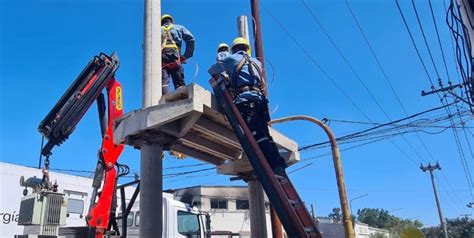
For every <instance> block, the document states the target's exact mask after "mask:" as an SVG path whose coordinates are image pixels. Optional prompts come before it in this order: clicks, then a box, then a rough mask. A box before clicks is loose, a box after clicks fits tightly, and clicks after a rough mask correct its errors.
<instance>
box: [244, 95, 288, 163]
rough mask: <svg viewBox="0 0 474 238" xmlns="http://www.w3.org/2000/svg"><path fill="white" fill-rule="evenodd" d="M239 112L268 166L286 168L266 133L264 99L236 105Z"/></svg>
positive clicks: (266, 112)
mask: <svg viewBox="0 0 474 238" xmlns="http://www.w3.org/2000/svg"><path fill="white" fill-rule="evenodd" d="M236 106H237V108H238V109H239V111H240V115H242V117H243V118H244V120H245V122H247V126H248V127H249V129H250V131H251V132H252V134H253V137H254V138H255V140H256V141H257V143H258V145H259V146H260V149H261V150H262V152H263V154H264V155H265V158H266V159H267V161H268V163H269V164H270V166H271V167H272V168H273V169H275V168H278V167H283V168H286V163H285V159H284V158H283V157H281V156H280V153H279V152H278V147H277V146H276V144H275V142H274V141H273V138H272V136H270V132H269V131H268V124H267V123H268V121H269V120H270V117H269V116H268V103H267V100H266V99H262V100H257V101H246V102H240V103H237V104H236Z"/></svg>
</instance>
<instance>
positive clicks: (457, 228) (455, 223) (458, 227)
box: [422, 218, 474, 238]
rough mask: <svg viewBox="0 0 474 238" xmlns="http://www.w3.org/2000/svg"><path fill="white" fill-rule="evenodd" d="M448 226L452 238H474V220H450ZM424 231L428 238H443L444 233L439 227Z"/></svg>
mask: <svg viewBox="0 0 474 238" xmlns="http://www.w3.org/2000/svg"><path fill="white" fill-rule="evenodd" d="M446 225H447V227H448V236H449V237H450V238H474V220H472V219H468V218H456V219H448V222H447V224H446ZM422 231H423V233H424V234H425V235H426V237H427V238H438V237H443V231H442V230H441V228H440V227H439V226H433V227H428V228H424V229H423V230H422Z"/></svg>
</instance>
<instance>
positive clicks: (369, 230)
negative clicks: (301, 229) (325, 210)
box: [318, 217, 390, 238]
mask: <svg viewBox="0 0 474 238" xmlns="http://www.w3.org/2000/svg"><path fill="white" fill-rule="evenodd" d="M318 228H319V231H320V232H321V235H322V237H323V238H344V237H345V236H344V226H343V224H342V223H341V222H337V221H334V220H332V219H330V218H326V217H320V218H318ZM354 232H355V235H356V238H370V237H372V236H374V235H377V234H378V235H383V237H384V238H390V231H389V230H385V229H379V228H375V227H370V226H369V225H367V224H365V223H362V222H358V221H356V222H355V223H354Z"/></svg>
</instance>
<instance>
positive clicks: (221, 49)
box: [217, 43, 229, 52]
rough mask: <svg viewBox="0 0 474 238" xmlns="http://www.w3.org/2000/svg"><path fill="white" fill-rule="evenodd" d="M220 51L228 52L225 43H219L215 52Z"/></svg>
mask: <svg viewBox="0 0 474 238" xmlns="http://www.w3.org/2000/svg"><path fill="white" fill-rule="evenodd" d="M221 51H229V45H228V44H226V43H220V44H219V46H217V52H221Z"/></svg>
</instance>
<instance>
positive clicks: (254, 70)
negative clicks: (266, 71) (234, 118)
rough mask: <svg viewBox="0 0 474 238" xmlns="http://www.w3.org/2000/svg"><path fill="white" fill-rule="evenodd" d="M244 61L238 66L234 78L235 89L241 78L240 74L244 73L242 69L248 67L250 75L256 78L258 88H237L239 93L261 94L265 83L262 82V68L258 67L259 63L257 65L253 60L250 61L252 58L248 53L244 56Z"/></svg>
mask: <svg viewBox="0 0 474 238" xmlns="http://www.w3.org/2000/svg"><path fill="white" fill-rule="evenodd" d="M242 56H243V57H242V60H241V61H240V63H239V64H238V65H237V68H236V69H235V72H234V75H233V77H232V84H233V86H234V88H235V85H237V77H239V74H240V72H241V71H242V68H243V67H244V65H248V68H249V73H250V75H251V76H252V77H253V78H254V80H255V81H257V87H255V86H253V85H252V86H243V87H240V88H237V92H238V93H241V92H246V91H257V92H261V91H263V90H262V87H263V82H264V80H262V78H261V77H262V72H261V71H260V68H259V67H258V65H257V63H255V62H254V61H253V60H251V59H250V56H249V55H248V54H247V53H245V52H244V53H243V54H242Z"/></svg>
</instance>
